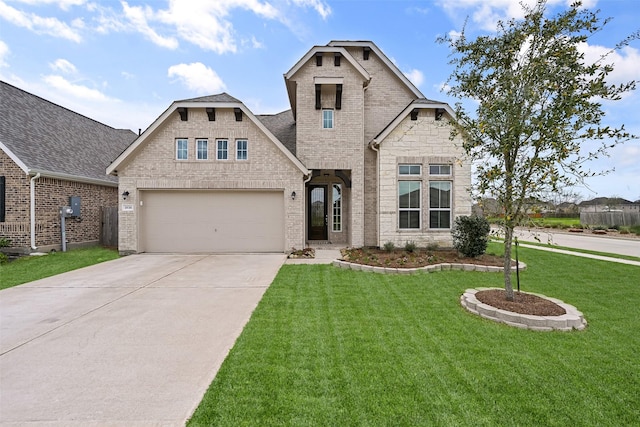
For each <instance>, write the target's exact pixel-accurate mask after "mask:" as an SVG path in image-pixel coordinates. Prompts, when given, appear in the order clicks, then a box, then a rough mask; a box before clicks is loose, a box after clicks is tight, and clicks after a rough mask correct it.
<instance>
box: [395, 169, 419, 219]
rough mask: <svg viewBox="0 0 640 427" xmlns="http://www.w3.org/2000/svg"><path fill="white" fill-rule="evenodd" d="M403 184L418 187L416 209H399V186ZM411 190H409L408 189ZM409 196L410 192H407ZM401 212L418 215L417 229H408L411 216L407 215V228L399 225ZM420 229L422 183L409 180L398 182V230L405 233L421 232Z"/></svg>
mask: <svg viewBox="0 0 640 427" xmlns="http://www.w3.org/2000/svg"><path fill="white" fill-rule="evenodd" d="M404 183H410V184H411V183H413V184H417V186H418V191H419V193H418V204H419V205H418V207H411V206H410V207H401V206H400V197H401V196H402V194H401V193H400V186H401V185H402V184H404ZM409 190H411V189H409ZM410 194H411V191H409V195H410ZM409 201H411V197H409ZM402 212H417V213H418V226H417V227H410V225H411V218H410V217H411V215H409V221H408V224H407V225H409V226H408V227H403V226H402V223H401V216H402V215H401V213H402ZM421 229H422V181H420V180H410V179H406V180H400V181H398V230H403V231H404V230H407V231H415V230H421Z"/></svg>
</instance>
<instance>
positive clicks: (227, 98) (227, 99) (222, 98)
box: [176, 92, 242, 103]
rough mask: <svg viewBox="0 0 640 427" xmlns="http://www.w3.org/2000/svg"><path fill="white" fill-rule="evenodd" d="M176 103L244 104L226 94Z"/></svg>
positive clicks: (182, 100)
mask: <svg viewBox="0 0 640 427" xmlns="http://www.w3.org/2000/svg"><path fill="white" fill-rule="evenodd" d="M176 102H238V103H242V102H241V101H239V100H238V99H236V98H234V97H233V96H231V95H229V94H228V93H226V92H223V93H219V94H216V95H207V96H200V97H198V98H189V99H181V100H179V101H176Z"/></svg>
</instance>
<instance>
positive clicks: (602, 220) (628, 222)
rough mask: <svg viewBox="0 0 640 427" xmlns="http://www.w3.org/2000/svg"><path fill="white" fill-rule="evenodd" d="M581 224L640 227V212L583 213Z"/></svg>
mask: <svg viewBox="0 0 640 427" xmlns="http://www.w3.org/2000/svg"><path fill="white" fill-rule="evenodd" d="M580 224H582V225H602V226H607V227H613V226H615V225H618V226H627V227H629V226H634V225H640V212H581V213H580Z"/></svg>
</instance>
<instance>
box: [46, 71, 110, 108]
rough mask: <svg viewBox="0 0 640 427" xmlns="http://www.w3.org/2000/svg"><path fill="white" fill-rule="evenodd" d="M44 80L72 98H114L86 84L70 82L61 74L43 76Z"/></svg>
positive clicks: (89, 99)
mask: <svg viewBox="0 0 640 427" xmlns="http://www.w3.org/2000/svg"><path fill="white" fill-rule="evenodd" d="M43 80H44V82H45V83H47V84H48V85H49V86H51V87H53V88H55V89H57V90H58V91H60V92H63V93H64V94H65V95H70V96H72V97H74V98H79V99H83V100H87V101H101V102H104V101H114V99H112V98H110V97H108V96H107V95H105V94H103V93H102V92H100V91H99V90H96V89H91V88H88V87H86V86H82V85H78V84H75V83H71V82H70V81H69V80H67V79H65V78H64V77H62V76H57V75H48V76H44V78H43Z"/></svg>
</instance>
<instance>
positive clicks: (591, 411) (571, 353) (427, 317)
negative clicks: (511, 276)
mask: <svg viewBox="0 0 640 427" xmlns="http://www.w3.org/2000/svg"><path fill="white" fill-rule="evenodd" d="M520 258H521V259H522V260H523V261H524V262H525V263H527V265H528V269H527V270H526V271H525V272H522V273H521V283H522V286H523V290H526V291H531V292H538V293H543V294H545V295H548V296H552V297H556V298H559V299H562V300H564V301H565V302H567V303H569V304H572V305H575V306H576V307H577V308H578V309H579V310H581V311H583V312H584V314H585V316H586V318H587V320H588V322H589V326H588V327H587V329H586V330H585V331H582V332H569V333H567V332H533V331H527V330H521V329H516V328H512V327H508V326H505V325H501V324H497V323H493V322H491V321H488V320H484V319H481V318H479V317H476V316H474V315H472V314H470V313H468V312H466V311H465V310H464V309H463V308H461V306H460V303H459V297H460V295H461V293H462V292H463V291H464V290H465V289H467V288H471V287H479V286H498V287H499V286H502V277H501V275H500V274H496V273H478V272H464V271H448V272H439V273H430V274H421V275H415V276H390V275H380V274H375V273H364V272H358V271H351V270H342V269H337V268H335V267H333V266H322V265H320V266H313V265H285V266H284V267H283V268H282V269H281V270H280V273H279V274H278V276H277V277H276V279H275V281H274V283H273V284H272V285H271V287H270V288H269V289H268V290H267V292H266V293H265V295H264V298H263V299H262V301H261V302H260V304H259V305H258V307H257V308H256V310H255V312H254V314H253V316H252V318H251V320H250V322H249V323H248V324H247V326H246V327H245V329H244V331H243V332H242V334H241V336H240V337H239V339H238V341H237V342H236V345H235V346H234V347H233V349H232V350H231V352H230V354H229V356H228V358H227V359H226V360H225V362H224V363H223V365H222V367H221V369H220V371H219V373H218V375H217V377H216V379H215V380H214V382H213V383H212V385H211V387H210V389H209V391H208V392H207V393H206V395H205V397H204V399H203V401H202V403H201V404H200V407H199V408H198V409H197V410H196V412H195V414H194V416H193V418H192V419H191V421H190V425H191V426H195V425H199V426H200V425H202V426H205V425H207V426H208V425H216V426H255V425H260V426H302V425H307V426H355V425H359V426H360V425H368V426H432V425H434V426H452V425H455V426H496V425H511V426H567V425H580V426H623V425H634V424H636V423H637V421H638V420H639V419H640V370H639V369H638V360H639V359H638V355H639V354H640V333H638V331H640V316H638V301H640V268H638V267H634V266H628V265H621V264H614V263H607V262H604V261H596V260H590V259H584V258H577V257H572V256H569V255H559V254H553V253H547V252H542V251H535V250H533V249H525V248H521V249H520Z"/></svg>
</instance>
